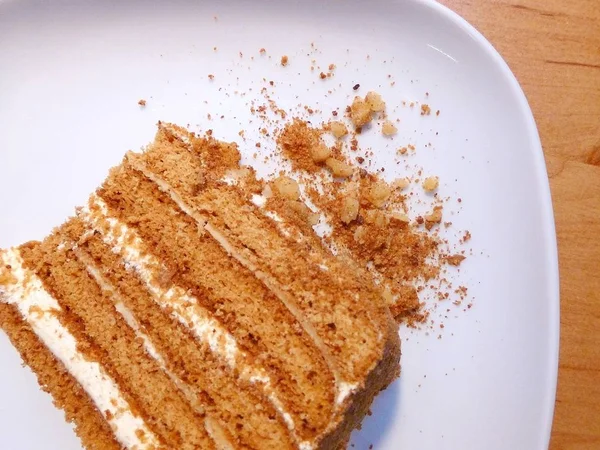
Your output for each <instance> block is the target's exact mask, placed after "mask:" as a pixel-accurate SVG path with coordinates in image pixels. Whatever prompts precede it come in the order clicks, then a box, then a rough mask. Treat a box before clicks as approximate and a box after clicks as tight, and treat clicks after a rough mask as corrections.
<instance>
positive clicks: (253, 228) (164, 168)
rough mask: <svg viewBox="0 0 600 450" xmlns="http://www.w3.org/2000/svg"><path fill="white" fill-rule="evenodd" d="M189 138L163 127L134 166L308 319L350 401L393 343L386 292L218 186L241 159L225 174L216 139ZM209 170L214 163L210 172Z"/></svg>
mask: <svg viewBox="0 0 600 450" xmlns="http://www.w3.org/2000/svg"><path fill="white" fill-rule="evenodd" d="M182 133H183V132H182V131H181V130H179V132H178V134H175V133H174V132H173V131H172V130H171V129H169V128H167V127H163V128H161V129H160V130H159V134H158V137H157V140H156V142H155V144H154V145H153V146H151V148H150V149H149V150H148V151H147V152H146V153H144V154H143V155H138V154H129V160H130V161H131V163H132V164H133V165H134V166H135V167H137V168H138V169H140V170H142V171H143V172H144V174H145V175H146V176H148V177H149V178H151V179H153V180H154V181H155V182H156V183H157V184H158V185H160V188H161V190H163V191H165V192H166V193H168V194H169V195H170V196H171V197H172V198H173V199H174V201H176V203H177V204H178V206H179V207H180V208H181V210H182V211H188V212H189V214H190V215H193V216H194V217H195V218H196V220H197V222H198V226H202V225H203V224H204V223H207V226H206V229H207V231H208V232H209V233H211V234H212V235H213V237H215V238H216V239H218V240H219V241H220V242H221V244H222V245H224V246H227V247H229V251H230V253H231V254H232V256H234V257H236V258H237V259H238V260H239V261H240V262H241V263H242V264H244V265H246V266H247V267H248V268H250V269H251V270H253V271H254V273H255V275H256V276H257V277H258V278H260V279H261V280H262V281H263V282H265V284H267V285H268V286H269V287H270V288H271V290H272V291H273V292H275V293H277V294H279V297H280V300H282V301H283V302H284V303H285V304H286V305H287V306H288V308H289V309H290V310H291V311H297V313H296V314H297V315H301V318H299V319H300V320H301V322H302V319H304V321H303V324H305V325H308V327H310V328H309V329H308V330H307V331H308V332H310V329H313V330H315V331H316V336H313V337H314V338H315V340H318V341H320V342H322V343H323V344H324V346H325V349H324V350H325V351H326V356H329V357H330V359H332V360H333V365H334V367H333V369H334V371H335V373H336V375H337V379H338V382H339V384H338V386H339V387H341V389H338V394H339V395H341V396H342V398H343V395H344V392H348V390H351V389H352V386H353V385H354V384H355V383H356V382H358V381H360V380H362V379H364V377H365V376H366V374H367V373H368V372H369V371H370V370H372V369H373V368H374V366H375V364H376V363H377V361H378V360H379V357H380V355H381V349H382V346H383V343H384V341H385V340H386V339H387V338H388V336H387V335H386V334H385V333H384V332H382V330H387V322H388V321H389V320H391V318H390V316H389V313H388V312H387V311H386V310H385V308H383V307H382V304H383V300H382V298H381V296H380V293H379V292H378V290H376V289H375V288H374V286H373V285H372V283H370V281H369V280H359V279H357V278H356V276H355V274H354V273H352V272H351V271H349V270H348V269H347V268H345V267H343V266H342V264H341V263H340V262H339V261H336V260H335V258H334V257H333V256H332V255H331V254H328V253H327V252H325V251H324V250H323V249H322V248H316V247H311V248H306V247H305V246H303V245H302V244H301V243H298V242H297V241H296V240H294V239H292V238H291V236H288V235H287V234H286V233H282V232H281V230H280V229H278V227H277V226H276V225H275V224H274V223H273V221H272V220H270V219H268V218H266V217H265V216H264V215H262V214H260V212H259V210H258V208H257V207H256V206H255V205H253V204H252V203H251V202H248V201H246V200H245V198H244V195H240V192H239V191H238V190H237V189H236V187H235V186H229V185H228V184H226V183H219V182H218V180H219V179H220V178H219V177H218V176H219V175H221V177H222V176H223V175H224V174H225V173H227V171H230V170H236V169H239V166H238V165H237V160H236V158H234V157H233V156H231V155H229V156H228V157H227V158H226V161H225V162H224V163H223V165H222V166H221V168H220V170H219V167H218V166H217V167H215V165H216V164H218V161H217V162H215V158H213V157H212V155H213V153H212V150H211V149H213V147H211V145H212V144H211V141H210V140H206V139H195V138H194V137H193V136H191V135H189V134H187V135H184V136H183V137H181V134H182ZM185 140H187V141H188V142H185ZM233 152H234V150H233V149H231V148H229V153H230V154H232V153H233ZM238 158H239V157H238ZM207 165H212V167H211V168H210V172H206V167H207ZM182 168H184V169H182ZM204 173H206V175H204V176H202V174H204ZM199 177H201V178H202V180H201V183H200V184H199V181H198V180H199ZM215 177H217V178H216V179H215ZM299 262H300V263H299ZM308 327H306V326H305V328H308ZM356 330H360V332H358V333H357V332H356ZM357 349H359V350H358V351H357Z"/></svg>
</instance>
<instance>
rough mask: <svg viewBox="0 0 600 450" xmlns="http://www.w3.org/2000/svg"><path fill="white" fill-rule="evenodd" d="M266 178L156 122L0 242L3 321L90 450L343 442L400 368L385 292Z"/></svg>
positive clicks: (231, 155)
mask: <svg viewBox="0 0 600 450" xmlns="http://www.w3.org/2000/svg"><path fill="white" fill-rule="evenodd" d="M261 189H262V186H261V183H260V182H259V181H258V180H257V179H256V177H255V176H254V173H253V171H252V170H251V169H249V168H246V167H242V166H241V165H240V154H239V151H238V149H237V147H236V146H235V144H226V143H223V142H219V141H217V140H215V139H213V138H211V137H197V136H195V135H194V134H192V133H188V132H187V131H185V130H183V129H181V128H179V127H176V126H173V125H168V124H159V130H158V133H157V136H156V139H155V141H154V143H153V144H151V145H150V146H149V147H148V148H147V149H146V150H145V151H144V152H143V153H133V152H130V153H128V154H127V155H126V156H125V158H124V160H123V162H122V164H121V165H119V166H118V167H115V168H113V169H111V171H110V173H109V176H108V178H107V179H106V180H105V182H104V183H103V184H102V186H101V187H100V188H99V189H97V190H96V192H94V193H93V194H92V195H91V196H90V198H89V200H88V202H87V204H86V205H84V206H83V207H82V208H79V209H77V212H76V214H75V215H74V216H73V217H71V218H69V219H68V220H67V221H66V222H65V223H64V224H63V225H61V226H60V227H58V228H56V229H55V230H54V231H53V232H52V234H50V235H49V236H48V237H47V238H45V239H44V240H43V241H42V242H37V241H35V242H28V243H25V244H23V245H21V246H18V247H14V248H10V249H6V250H0V260H1V261H0V326H1V327H2V329H3V330H4V331H5V332H6V333H7V335H8V336H9V338H10V340H11V342H12V343H13V345H14V346H15V347H16V348H17V350H18V351H19V352H20V354H21V356H22V358H23V360H24V362H25V363H26V364H27V365H28V366H29V367H30V368H31V369H32V370H33V372H34V373H35V374H36V375H37V378H38V382H39V383H40V386H42V388H43V389H44V390H45V391H47V392H49V393H50V394H51V395H52V397H53V399H54V402H55V404H56V406H57V407H59V408H61V409H62V410H64V412H65V416H66V418H67V420H68V421H70V422H73V423H74V424H75V429H76V432H77V434H78V436H79V437H80V438H81V441H82V443H83V445H84V446H85V447H86V448H88V449H113V448H114V449H119V448H125V449H137V450H142V449H182V450H185V449H213V448H214V449H277V450H280V449H302V450H309V449H340V448H345V447H346V445H347V442H348V439H349V436H350V433H351V432H352V430H353V429H354V428H356V427H357V426H359V425H360V422H361V421H362V419H363V417H364V416H365V414H366V413H367V411H368V408H369V406H370V405H371V403H372V401H373V398H374V397H375V396H376V395H377V393H378V392H379V391H381V390H382V389H384V388H385V387H387V386H388V384H389V383H390V382H391V381H393V380H394V379H395V378H396V377H397V376H398V374H399V359H400V342H399V338H398V328H397V324H396V323H395V321H394V320H393V318H392V316H391V314H390V312H389V309H388V308H387V307H386V305H385V302H384V300H383V299H382V292H381V289H380V288H378V287H377V286H376V285H375V284H374V283H373V281H372V279H371V278H370V277H368V276H366V274H365V273H364V272H363V271H362V270H361V269H360V268H359V267H358V266H357V265H356V264H352V263H351V262H349V261H347V260H345V259H344V258H343V257H339V256H334V255H333V254H332V253H331V252H330V251H329V250H328V249H327V248H326V247H324V246H323V245H321V244H320V243H319V242H318V240H316V239H315V238H314V237H311V236H309V235H307V234H303V233H302V231H301V230H300V229H299V228H298V227H293V226H289V224H287V223H286V222H285V221H284V220H282V219H281V218H280V217H277V216H276V215H273V214H270V213H269V212H268V211H266V210H265V208H264V199H262V197H261V194H260V192H261Z"/></svg>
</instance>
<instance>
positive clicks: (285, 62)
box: [281, 55, 289, 67]
mask: <svg viewBox="0 0 600 450" xmlns="http://www.w3.org/2000/svg"><path fill="white" fill-rule="evenodd" d="M288 62H289V58H288V57H287V55H283V56H282V57H281V65H282V66H284V67H285V66H287V65H288Z"/></svg>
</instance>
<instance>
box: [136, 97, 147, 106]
mask: <svg viewBox="0 0 600 450" xmlns="http://www.w3.org/2000/svg"><path fill="white" fill-rule="evenodd" d="M138 105H140V106H141V107H144V106H146V100H144V99H143V98H142V99H140V100H138Z"/></svg>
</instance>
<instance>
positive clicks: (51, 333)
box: [0, 249, 159, 450]
mask: <svg viewBox="0 0 600 450" xmlns="http://www.w3.org/2000/svg"><path fill="white" fill-rule="evenodd" d="M0 256H1V260H2V266H0V270H2V269H3V268H4V267H5V266H6V265H9V266H11V269H10V274H12V276H13V277H14V278H15V280H14V283H12V284H9V285H4V286H0V294H2V297H3V299H2V301H5V302H7V303H9V304H12V305H15V306H16V307H17V308H18V310H19V312H20V313H21V315H22V316H23V318H24V319H25V320H26V321H27V323H28V324H29V325H30V326H31V328H32V329H33V331H34V332H35V334H36V335H37V336H38V337H39V338H40V340H41V341H42V342H43V343H44V345H45V346H46V347H48V349H49V350H50V351H51V352H52V354H53V355H54V356H55V357H56V358H57V359H58V360H59V361H61V362H62V363H63V365H64V366H65V368H66V369H67V370H68V372H69V373H70V374H71V375H72V376H73V378H75V379H76V380H77V382H78V383H79V384H80V385H81V386H82V387H83V389H84V390H85V392H87V394H88V395H89V397H90V398H91V399H92V401H93V402H94V403H95V405H96V407H97V408H98V410H99V411H100V413H101V414H102V415H103V417H104V418H105V419H106V421H107V422H108V424H109V425H110V427H111V429H112V430H113V432H114V434H115V436H116V438H117V440H118V441H119V442H120V443H121V444H122V445H123V446H124V447H125V448H127V449H137V450H142V449H150V448H155V447H156V446H158V444H159V443H158V440H157V438H156V436H154V434H153V433H152V432H151V431H150V429H149V428H148V427H147V426H146V424H145V423H144V421H143V420H142V419H141V418H140V417H139V416H136V415H135V414H134V413H133V412H132V411H131V408H130V406H129V404H128V403H127V401H126V400H125V399H124V397H123V396H122V395H121V392H120V391H119V387H118V386H117V384H116V383H115V382H114V381H113V380H112V379H111V378H110V377H109V376H108V375H106V374H105V373H104V371H103V370H102V368H101V367H100V364H98V363H97V362H94V361H89V360H87V359H86V358H85V357H84V356H83V355H82V354H81V353H80V352H79V351H78V350H77V341H76V339H75V337H74V336H73V335H72V334H71V333H70V332H69V330H68V329H67V328H65V327H64V326H63V325H62V324H61V323H60V320H59V319H58V318H57V317H56V314H55V313H56V312H58V311H60V305H59V304H58V302H57V301H56V299H54V298H53V297H52V296H51V295H50V294H49V293H48V292H47V291H46V290H45V289H44V287H43V285H42V283H41V281H40V279H39V278H38V277H37V276H36V275H35V274H34V273H32V272H31V271H28V270H27V269H25V268H24V267H23V262H22V259H21V256H20V255H19V251H18V250H16V249H10V250H6V251H3V252H1V253H0ZM140 432H141V433H140ZM142 433H143V438H144V439H143V440H142V439H140V437H139V436H138V434H142Z"/></svg>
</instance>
